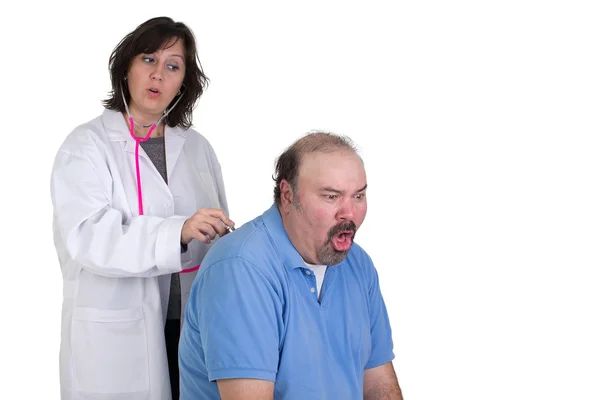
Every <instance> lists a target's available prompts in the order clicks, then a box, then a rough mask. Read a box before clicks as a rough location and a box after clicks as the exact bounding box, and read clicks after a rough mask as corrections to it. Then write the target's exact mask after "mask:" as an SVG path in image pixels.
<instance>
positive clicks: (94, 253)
mask: <svg viewBox="0 0 600 400" xmlns="http://www.w3.org/2000/svg"><path fill="white" fill-rule="evenodd" d="M110 73H111V81H112V88H113V91H112V93H111V96H110V97H109V99H107V100H106V101H105V102H104V105H105V108H106V110H105V111H104V112H103V113H102V115H100V116H99V117H97V118H95V119H93V120H91V121H89V122H87V123H85V124H83V125H80V126H78V127H77V128H76V129H75V130H74V131H73V132H71V134H70V135H68V137H67V138H66V140H65V141H64V143H63V144H62V146H61V147H60V149H59V151H58V154H57V155H56V159H55V163H54V167H53V171H52V177H51V196H52V202H53V207H54V222H53V228H54V240H55V245H56V249H57V253H58V258H59V262H60V265H61V268H62V275H63V281H64V284H63V296H64V300H63V308H62V337H61V347H60V382H61V397H62V399H63V400H84V399H85V400H96V399H98V400H99V399H102V400H125V399H126V400H168V399H171V398H172V397H173V398H177V397H178V393H179V391H178V375H177V370H176V366H177V347H176V346H177V341H178V334H179V322H180V318H181V313H182V312H183V309H184V308H185V304H186V302H187V299H188V296H189V292H190V287H191V284H192V281H193V280H194V277H195V275H196V272H195V271H196V270H197V268H198V265H199V264H200V263H201V261H202V258H203V257H204V255H205V254H206V252H207V251H208V249H209V247H210V243H211V241H213V240H214V239H216V238H217V237H218V236H223V235H225V234H226V233H227V227H232V226H233V221H231V220H230V219H229V218H228V216H227V215H228V210H227V201H226V198H225V189H224V185H223V179H222V175H221V168H220V165H219V162H218V161H217V157H216V155H215V152H214V151H213V149H212V147H211V145H210V144H209V143H208V141H207V140H206V139H205V138H204V137H203V136H201V135H200V134H199V133H198V132H196V131H194V130H193V129H191V128H190V126H191V122H192V110H193V108H194V106H195V104H196V101H197V100H198V98H199V97H200V96H201V94H202V92H203V90H204V88H205V86H206V82H207V79H206V77H205V75H204V73H203V72H202V69H201V66H200V64H199V62H198V59H197V55H196V45H195V40H194V36H193V34H192V32H191V31H190V30H189V29H188V28H187V27H186V26H185V25H184V24H182V23H176V22H174V21H173V20H171V19H170V18H166V17H161V18H154V19H151V20H149V21H146V22H145V23H143V24H141V25H140V26H138V27H137V28H136V29H135V30H134V31H133V32H131V33H130V34H128V35H127V36H126V37H125V38H124V39H123V40H122V41H121V43H119V45H118V46H117V47H116V48H115V50H114V51H113V53H112V55H111V58H110ZM173 310H175V311H173ZM171 314H174V315H175V317H173V318H172V319H170V320H171V321H173V320H174V321H175V324H176V328H177V329H176V330H177V331H176V332H175V334H173V333H170V334H167V340H166V341H165V332H166V330H165V324H167V322H168V320H169V319H168V318H167V316H168V315H171ZM169 342H170V343H169Z"/></svg>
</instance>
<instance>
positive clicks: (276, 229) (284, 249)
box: [262, 203, 346, 269]
mask: <svg viewBox="0 0 600 400" xmlns="http://www.w3.org/2000/svg"><path fill="white" fill-rule="evenodd" d="M262 219H263V221H264V223H265V226H266V227H267V232H268V234H269V236H270V237H271V239H272V240H273V243H274V244H275V247H276V248H277V250H278V251H279V255H280V256H281V259H282V261H283V264H284V265H285V266H286V267H287V268H288V269H294V268H306V264H305V263H304V260H303V259H302V256H301V255H300V253H298V250H296V248H295V247H294V245H293V244H292V242H291V241H290V238H289V236H288V234H287V232H286V231H285V228H284V226H283V219H282V218H281V213H280V212H279V208H278V207H277V204H276V203H273V205H272V206H271V208H269V209H268V210H267V211H265V212H264V213H263V215H262ZM344 262H346V260H345V259H344V261H342V262H341V263H340V264H343V263H344ZM340 264H336V265H340ZM330 267H333V265H331V266H330Z"/></svg>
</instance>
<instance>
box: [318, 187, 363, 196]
mask: <svg viewBox="0 0 600 400" xmlns="http://www.w3.org/2000/svg"><path fill="white" fill-rule="evenodd" d="M319 190H321V191H323V192H333V193H337V194H344V193H345V192H344V191H343V190H339V189H334V188H332V187H330V186H325V187H322V188H320V189H319ZM365 190H367V185H365V186H363V187H362V188H360V189H358V190H357V191H356V193H360V192H364V191H365Z"/></svg>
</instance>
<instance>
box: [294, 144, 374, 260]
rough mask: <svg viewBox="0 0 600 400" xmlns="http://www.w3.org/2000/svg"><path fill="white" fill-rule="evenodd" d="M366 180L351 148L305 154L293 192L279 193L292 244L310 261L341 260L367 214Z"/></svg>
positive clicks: (358, 159) (359, 160) (361, 165)
mask: <svg viewBox="0 0 600 400" xmlns="http://www.w3.org/2000/svg"><path fill="white" fill-rule="evenodd" d="M366 188H367V178H366V174H365V169H364V166H363V163H362V161H361V159H360V158H359V157H358V156H357V155H356V154H354V153H353V152H351V151H347V150H338V151H334V152H331V153H322V152H313V153H308V154H304V155H303V156H302V160H301V162H300V168H299V172H298V180H297V185H296V191H295V193H294V192H293V191H292V190H291V188H290V187H289V185H287V190H284V191H282V211H283V213H284V224H285V227H286V231H287V233H288V235H289V236H290V239H291V240H292V243H293V244H294V246H295V247H296V249H297V250H298V252H299V253H300V254H301V255H302V258H304V261H306V262H308V263H310V264H323V265H335V264H338V263H340V262H342V261H343V260H344V258H345V257H346V254H347V253H348V251H349V250H350V246H351V245H352V242H353V239H354V234H355V233H356V231H357V230H358V228H359V227H360V225H361V224H362V223H363V221H364V219H365V215H366V213H367V198H366Z"/></svg>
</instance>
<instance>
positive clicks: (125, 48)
mask: <svg viewBox="0 0 600 400" xmlns="http://www.w3.org/2000/svg"><path fill="white" fill-rule="evenodd" d="M173 38H177V39H178V40H182V41H183V47H184V49H185V55H184V56H185V77H184V78H183V85H182V88H181V95H180V96H182V99H181V101H180V102H179V104H177V107H175V108H174V109H173V110H172V111H171V112H170V113H169V115H168V116H167V118H166V123H167V125H169V126H171V127H174V126H180V127H182V128H185V129H187V128H189V127H190V126H192V112H193V109H194V106H195V104H196V101H198V99H199V98H200V96H202V93H203V92H204V89H206V87H207V86H208V78H207V77H206V75H204V72H203V71H202V65H201V64H200V60H199V59H198V53H197V51H196V39H195V38H194V34H193V33H192V31H191V30H190V29H189V28H188V27H187V26H186V25H185V24H184V23H182V22H175V21H173V20H172V19H171V18H168V17H157V18H152V19H149V20H148V21H146V22H144V23H143V24H141V25H140V26H138V27H137V28H136V29H135V30H134V31H133V32H131V33H129V34H128V35H127V36H125V37H124V38H123V40H121V42H120V43H119V44H118V45H117V47H115V49H114V50H113V52H112V54H111V55H110V60H109V62H108V68H109V70H110V80H111V84H112V91H111V93H110V94H109V98H108V99H106V100H104V101H103V102H102V104H103V105H104V107H105V108H108V109H109V110H115V111H120V112H125V104H124V103H123V97H122V96H121V92H123V94H124V95H125V100H126V101H127V103H128V104H129V101H130V99H131V95H130V94H129V88H128V86H127V84H126V81H125V77H126V76H127V70H128V69H129V65H130V64H131V61H132V60H133V58H134V57H135V56H137V55H138V54H141V53H147V54H151V53H154V52H155V51H157V50H158V49H160V48H162V47H164V46H165V44H170V45H173V44H174V43H175V42H172V43H170V41H171V40H172V39H173ZM177 99H178V96H176V97H175V98H174V99H173V102H174V101H177ZM170 106H171V104H169V107H170Z"/></svg>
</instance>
